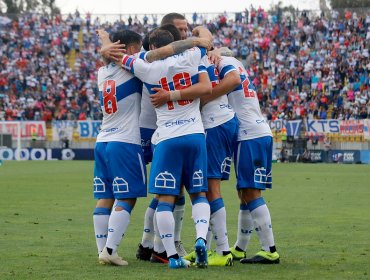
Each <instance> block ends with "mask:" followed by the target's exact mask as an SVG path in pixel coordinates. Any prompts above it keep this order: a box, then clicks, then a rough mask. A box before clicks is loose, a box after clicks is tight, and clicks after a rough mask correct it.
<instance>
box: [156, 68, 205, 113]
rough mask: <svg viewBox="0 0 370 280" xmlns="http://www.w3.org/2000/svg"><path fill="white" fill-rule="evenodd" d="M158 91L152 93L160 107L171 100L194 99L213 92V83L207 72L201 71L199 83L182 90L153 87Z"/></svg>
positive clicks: (157, 105)
mask: <svg viewBox="0 0 370 280" xmlns="http://www.w3.org/2000/svg"><path fill="white" fill-rule="evenodd" d="M152 90H154V91H156V92H157V93H155V94H152V95H150V98H151V102H152V104H153V106H154V107H160V106H162V105H164V104H166V103H167V102H169V101H178V100H194V99H197V98H200V97H202V96H206V95H209V94H211V92H212V85H211V81H210V80H209V76H208V73H207V72H202V73H199V76H198V83H197V84H195V85H192V86H190V87H187V88H185V89H181V90H174V91H166V90H164V89H162V88H153V89H152Z"/></svg>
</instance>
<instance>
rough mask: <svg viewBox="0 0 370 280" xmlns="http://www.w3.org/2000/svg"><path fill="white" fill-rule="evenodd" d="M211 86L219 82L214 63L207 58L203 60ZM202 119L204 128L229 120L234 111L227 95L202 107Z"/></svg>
mask: <svg viewBox="0 0 370 280" xmlns="http://www.w3.org/2000/svg"><path fill="white" fill-rule="evenodd" d="M205 66H206V68H207V72H208V76H209V79H210V81H211V83H212V88H214V87H215V86H217V85H218V84H219V74H218V70H217V68H216V67H215V65H214V64H212V63H210V62H209V60H208V59H207V60H206V61H205ZM201 112H202V120H203V125H204V128H205V129H209V128H213V127H216V126H218V125H221V124H223V123H225V122H227V121H229V120H231V119H232V118H233V117H234V115H235V113H234V111H233V109H232V107H231V105H229V101H228V98H227V95H222V96H220V97H218V98H216V99H214V100H212V101H210V102H208V103H207V104H205V105H204V106H203V107H202V111H201Z"/></svg>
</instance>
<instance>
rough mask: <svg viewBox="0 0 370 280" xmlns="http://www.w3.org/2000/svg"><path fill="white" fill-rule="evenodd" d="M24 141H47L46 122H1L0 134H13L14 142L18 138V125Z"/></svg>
mask: <svg viewBox="0 0 370 280" xmlns="http://www.w3.org/2000/svg"><path fill="white" fill-rule="evenodd" d="M19 124H20V135H21V139H22V140H31V139H35V140H45V138H46V125H45V122H44V121H22V122H13V121H2V122H0V134H11V135H12V136H13V140H15V139H17V138H18V125H19Z"/></svg>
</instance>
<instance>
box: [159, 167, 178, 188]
mask: <svg viewBox="0 0 370 280" xmlns="http://www.w3.org/2000/svg"><path fill="white" fill-rule="evenodd" d="M155 187H156V188H165V189H174V188H176V179H175V177H174V176H173V175H172V174H171V173H169V172H168V171H165V172H161V173H159V174H158V175H157V177H155Z"/></svg>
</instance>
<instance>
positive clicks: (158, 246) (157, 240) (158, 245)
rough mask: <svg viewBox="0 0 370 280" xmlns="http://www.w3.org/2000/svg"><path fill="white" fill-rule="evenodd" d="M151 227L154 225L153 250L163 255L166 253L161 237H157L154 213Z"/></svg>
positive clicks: (157, 231) (155, 215)
mask: <svg viewBox="0 0 370 280" xmlns="http://www.w3.org/2000/svg"><path fill="white" fill-rule="evenodd" d="M153 225H154V248H153V249H154V251H155V252H157V253H163V252H164V251H166V249H165V248H164V246H163V243H162V240H161V237H160V236H159V230H158V225H157V214H156V213H154V218H153Z"/></svg>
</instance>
